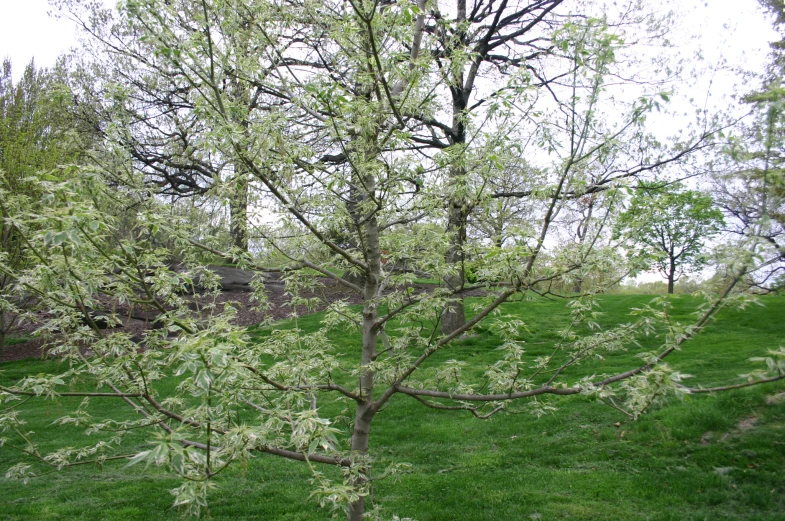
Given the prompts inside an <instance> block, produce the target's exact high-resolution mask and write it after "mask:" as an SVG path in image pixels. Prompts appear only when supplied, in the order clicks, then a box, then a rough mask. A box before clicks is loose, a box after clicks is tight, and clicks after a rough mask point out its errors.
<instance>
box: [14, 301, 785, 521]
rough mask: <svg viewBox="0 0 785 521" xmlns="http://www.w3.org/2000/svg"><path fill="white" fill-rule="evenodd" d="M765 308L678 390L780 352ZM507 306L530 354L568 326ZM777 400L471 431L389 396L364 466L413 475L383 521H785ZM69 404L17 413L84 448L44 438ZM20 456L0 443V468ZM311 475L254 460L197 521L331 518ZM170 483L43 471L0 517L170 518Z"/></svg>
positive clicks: (776, 317) (612, 305)
mask: <svg viewBox="0 0 785 521" xmlns="http://www.w3.org/2000/svg"><path fill="white" fill-rule="evenodd" d="M650 298H651V297H641V296H629V295H624V296H606V297H601V298H600V303H601V305H602V311H603V312H604V314H603V315H602V316H601V317H600V322H601V323H602V324H603V326H610V325H613V324H616V323H619V322H623V321H626V320H627V318H626V313H627V312H628V310H629V309H630V308H632V307H638V306H641V305H643V304H645V303H647V302H648V301H649V300H650ZM671 301H672V302H673V305H674V308H673V311H672V314H671V315H672V317H673V318H674V319H680V318H681V319H685V320H686V319H687V318H688V317H689V313H690V312H691V311H692V310H693V309H694V306H695V305H696V304H697V301H696V300H695V299H692V298H690V297H686V296H682V297H677V298H673V299H672V300H671ZM763 302H764V303H765V304H766V306H765V307H758V306H753V307H750V308H748V309H746V310H743V311H737V310H724V311H722V312H721V313H720V315H719V316H718V318H717V320H716V321H714V322H713V323H712V324H711V326H710V327H709V328H708V330H707V331H705V332H704V333H703V334H701V335H700V336H699V337H697V338H696V339H695V340H692V341H690V342H688V343H686V344H685V345H684V349H682V350H681V351H679V352H677V353H674V355H673V356H672V357H670V359H669V363H671V364H672V365H673V366H675V367H676V368H677V369H678V370H680V371H683V372H685V373H690V374H694V375H699V377H697V378H695V379H694V380H695V381H694V382H691V383H696V384H701V385H715V384H719V383H722V382H727V381H729V380H733V381H739V380H738V376H737V375H738V374H739V373H742V372H745V371H747V370H749V369H750V368H752V367H753V366H752V365H751V364H750V363H749V362H748V361H747V359H748V358H749V357H750V356H754V355H756V354H760V352H761V350H762V349H763V350H765V349H766V348H776V347H779V346H780V345H783V344H785V341H784V340H785V321H784V320H783V317H785V299H784V298H765V299H763ZM504 307H505V309H504V311H505V312H507V313H510V314H515V315H518V316H520V317H522V318H523V319H524V320H525V321H526V323H527V326H528V329H529V333H527V335H526V338H524V339H525V340H526V341H527V342H528V346H529V351H528V352H529V353H530V354H531V355H532V356H536V355H538V354H540V353H545V352H548V350H549V349H550V348H551V346H552V344H553V342H554V341H555V340H556V338H557V335H556V331H558V330H559V329H561V328H563V327H564V326H565V325H567V324H568V322H569V318H568V315H567V313H566V311H565V310H564V302H549V301H544V300H536V301H531V302H523V303H512V304H505V306H504ZM318 319H319V316H312V317H305V318H303V319H301V320H300V321H299V324H298V325H299V326H300V327H301V328H303V329H305V330H313V329H315V328H316V327H318ZM258 334H260V335H264V334H265V331H264V330H260V331H259V332H258ZM350 340H354V339H350ZM336 341H337V342H340V341H341V338H340V337H337V338H336ZM657 345H658V342H657V340H656V339H654V338H650V339H644V341H643V347H644V348H646V349H649V348H654V347H656V346H657ZM495 347H496V340H495V339H494V337H493V336H492V335H491V334H490V333H489V332H488V331H486V330H481V331H480V332H479V334H478V335H476V336H475V337H473V338H471V339H469V340H465V341H462V342H460V343H458V344H456V346H454V347H453V348H451V349H450V351H449V352H446V353H443V354H442V353H440V354H439V355H437V356H436V357H435V358H436V359H435V360H434V363H436V362H438V360H444V359H447V358H459V359H462V360H466V361H468V362H470V364H471V366H473V367H474V366H476V367H482V366H483V365H486V364H487V363H488V362H489V361H491V360H492V359H493V357H494V356H496V355H497V354H498V353H495V352H494V348H495ZM339 350H340V349H339ZM634 360H635V359H634V353H631V352H619V353H614V354H612V355H610V356H607V357H606V358H605V359H604V360H596V361H592V362H591V363H587V364H585V365H583V366H580V367H579V368H578V369H577V370H576V371H574V372H573V374H572V376H573V377H575V378H577V377H579V376H580V375H581V374H601V373H609V374H610V373H613V372H616V371H618V370H620V369H626V368H629V367H630V366H631V364H632V363H633V361H634ZM56 369H57V365H56V364H55V363H53V362H40V361H20V362H12V363H5V364H2V365H0V370H2V371H3V373H0V381H3V382H8V381H13V379H14V378H15V377H18V376H20V375H23V374H26V373H29V372H43V371H55V370H56ZM425 369H426V371H427V370H428V368H425ZM476 372H477V373H480V372H481V370H479V369H478V370H477V371H476ZM783 390H785V384H783V383H777V384H769V385H765V386H759V387H755V388H750V389H745V390H740V391H734V392H728V393H722V394H718V395H715V396H708V395H700V396H698V395H695V396H690V397H686V398H685V399H683V400H680V399H677V398H673V399H671V400H670V402H669V403H668V404H667V405H666V406H664V407H660V408H657V409H655V410H652V411H651V412H650V413H648V414H645V415H643V416H642V417H641V418H640V419H639V420H638V421H634V422H633V421H630V420H629V419H628V418H627V417H626V416H624V415H623V414H621V413H619V412H618V411H615V410H614V409H611V408H609V407H607V406H604V405H602V404H600V403H598V402H596V401H592V400H590V399H589V398H586V397H580V396H578V397H555V398H554V399H551V400H549V403H551V404H552V405H554V406H556V407H557V408H558V410H557V411H555V412H553V413H549V414H547V415H545V416H543V417H541V418H539V419H537V418H536V417H534V416H530V415H526V414H519V415H507V416H494V417H492V418H491V419H489V420H484V421H482V420H478V419H476V418H474V417H472V416H470V415H469V414H466V413H460V412H454V411H435V410H430V409H423V408H422V406H421V405H419V404H418V403H417V402H415V401H414V400H412V399H410V398H408V397H406V396H400V395H399V396H396V397H394V398H393V400H392V401H391V403H390V405H389V407H387V408H386V409H384V410H383V412H382V413H380V415H379V416H378V417H377V419H376V420H375V421H374V424H373V427H372V432H371V450H372V452H373V455H374V457H375V458H376V460H377V468H378V467H382V466H384V465H385V464H386V463H389V462H391V461H399V462H400V461H403V462H408V463H411V464H412V470H411V471H410V472H408V473H406V474H404V475H402V476H401V478H400V480H399V481H398V482H392V481H381V482H378V483H377V484H376V486H375V491H374V496H375V499H376V500H377V501H378V502H379V503H380V504H381V505H382V509H383V512H384V514H385V516H386V519H390V518H391V517H392V514H393V513H396V514H398V515H401V516H410V517H413V518H415V519H417V520H419V521H426V520H439V521H441V520H452V519H457V520H488V521H490V520H508V519H509V520H518V519H522V520H528V519H543V520H550V519H573V520H606V519H619V520H641V521H643V520H658V521H659V520H662V521H665V520H674V521H675V520H679V521H682V520H696V521H697V520H740V519H744V520H783V519H785V472H783V470H782V469H783V468H785V404H779V405H768V404H767V403H766V397H767V396H770V395H772V394H775V393H778V392H782V391H783ZM74 403H76V402H71V403H70V405H73V404H74ZM68 405H69V402H67V401H65V402H64V403H63V405H62V406H58V405H56V404H53V403H52V402H41V403H40V405H38V406H37V407H36V408H34V409H32V410H30V413H29V414H28V415H27V416H26V419H27V420H28V421H29V422H30V426H31V428H32V429H33V430H35V431H36V432H37V434H38V436H39V437H40V438H42V441H43V445H44V447H43V448H44V449H47V448H49V449H51V448H54V447H55V446H57V445H58V444H64V443H65V444H73V445H76V444H79V443H82V440H81V439H80V435H79V430H78V429H75V428H72V427H58V428H56V429H55V428H51V427H50V426H49V424H50V423H51V421H52V420H53V419H54V417H55V415H56V414H57V413H58V412H59V411H60V407H63V408H65V407H67V406H68ZM94 406H95V407H97V408H100V407H105V408H106V411H105V412H110V409H111V408H112V407H116V405H115V404H106V403H98V402H96V403H95V404H94ZM617 423H618V426H617V425H616V424H617ZM132 436H138V438H131V439H130V440H129V441H130V442H131V445H132V446H133V444H134V443H135V442H136V443H139V444H140V445H139V446H140V447H141V444H142V442H143V438H142V436H141V434H133V435H132ZM135 440H136V441H135ZM17 459H18V455H17V454H14V453H13V452H12V451H11V450H10V449H9V448H8V447H0V471H3V472H4V470H5V469H6V468H7V467H8V466H9V465H10V464H11V463H12V462H14V461H16V460H17ZM308 478H309V474H308V472H307V469H306V468H305V467H304V466H303V465H302V464H300V463H298V462H291V461H285V460H281V459H280V458H275V457H272V456H261V457H259V458H256V459H255V460H254V461H252V462H251V463H250V464H249V465H247V466H246V467H239V466H238V467H233V468H231V469H230V470H229V471H228V472H227V473H226V474H223V475H220V476H219V477H218V478H217V483H218V488H217V489H216V490H215V492H213V493H212V494H211V497H210V509H209V516H210V518H211V519H220V520H230V519H231V520H252V519H253V520H257V519H260V520H279V519H280V520H317V519H328V518H329V517H330V515H329V512H327V511H326V510H321V509H320V508H319V507H318V505H317V504H316V501H315V500H314V499H309V497H308V496H309V494H310V490H311V489H310V486H309V484H308ZM177 484H178V483H177V481H176V480H173V479H171V478H169V477H168V476H167V475H165V474H163V473H161V472H159V471H156V470H153V469H148V470H144V469H143V468H141V467H131V468H126V467H124V464H123V463H115V464H106V465H105V467H104V468H103V469H101V470H97V469H95V468H94V467H93V468H86V467H85V468H76V469H73V470H69V471H63V472H56V473H52V474H48V475H46V476H43V477H41V478H37V479H34V480H32V481H31V482H30V483H28V484H27V485H22V484H20V483H18V482H12V481H2V480H0V505H2V508H1V509H0V519H3V520H5V519H8V520H29V519H36V520H39V519H41V520H46V519H53V520H54V519H69V520H146V519H151V520H152V519H156V520H157V519H176V518H177V517H178V514H177V512H176V511H174V510H173V509H172V508H171V502H172V497H171V495H170V494H169V493H168V489H171V488H173V487H175V486H177Z"/></svg>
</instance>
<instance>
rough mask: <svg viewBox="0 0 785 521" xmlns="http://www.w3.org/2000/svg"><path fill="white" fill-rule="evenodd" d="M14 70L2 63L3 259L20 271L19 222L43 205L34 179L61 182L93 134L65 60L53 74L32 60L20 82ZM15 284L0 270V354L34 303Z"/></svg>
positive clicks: (22, 256) (22, 259)
mask: <svg viewBox="0 0 785 521" xmlns="http://www.w3.org/2000/svg"><path fill="white" fill-rule="evenodd" d="M12 72H13V71H12V64H11V62H10V60H7V59H6V60H4V61H3V66H2V75H0V255H2V256H3V262H4V263H5V264H6V265H8V266H10V267H11V268H12V269H13V270H18V269H20V268H21V267H22V266H23V265H24V264H25V263H26V262H27V261H29V260H30V259H29V258H28V256H27V255H26V251H25V250H26V248H25V244H24V239H23V236H22V235H20V230H19V229H18V226H19V221H17V218H18V217H19V216H21V215H22V214H23V213H24V212H26V211H29V210H30V209H31V208H34V207H35V206H36V205H37V204H38V202H39V201H38V200H39V198H40V197H41V195H42V193H41V188H40V186H39V184H38V183H36V181H35V180H36V179H38V180H40V179H48V180H49V181H50V182H53V181H56V180H58V175H56V173H55V169H56V167H58V166H59V165H63V164H68V163H74V162H80V161H81V160H83V159H84V154H85V151H86V149H87V147H88V146H89V145H90V144H91V141H92V138H93V136H92V135H91V134H90V132H89V129H87V128H86V127H85V126H84V125H82V124H80V121H79V120H78V118H77V113H76V105H75V104H74V98H73V94H72V92H71V90H70V88H69V86H68V83H67V81H68V76H67V70H66V68H65V64H64V62H63V61H62V60H61V61H60V63H58V65H57V66H56V67H55V68H54V69H53V70H52V71H47V70H45V69H38V68H36V66H35V62H34V61H31V62H30V63H29V64H28V65H27V66H26V67H25V70H24V72H23V74H22V76H21V78H20V80H19V82H18V83H14V81H13V75H12ZM60 179H62V178H61V177H60ZM14 286H15V285H14V281H13V279H12V278H11V277H10V275H9V274H8V273H7V272H0V352H2V350H3V348H4V346H5V335H6V333H8V331H10V330H11V328H12V327H13V326H14V324H15V322H16V320H17V318H18V317H19V313H20V312H22V311H23V309H24V308H25V307H27V305H29V304H30V303H31V301H32V297H31V295H29V293H26V292H17V291H14ZM9 311H14V313H10V314H9V313H8V312H9Z"/></svg>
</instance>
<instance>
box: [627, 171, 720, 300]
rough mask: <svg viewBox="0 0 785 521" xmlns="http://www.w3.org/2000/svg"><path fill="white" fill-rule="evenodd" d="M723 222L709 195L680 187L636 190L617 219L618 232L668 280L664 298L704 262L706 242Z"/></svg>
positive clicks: (644, 186)
mask: <svg viewBox="0 0 785 521" xmlns="http://www.w3.org/2000/svg"><path fill="white" fill-rule="evenodd" d="M724 222H725V220H724V217H723V215H722V212H721V211H720V210H719V208H717V207H716V205H715V203H714V201H713V200H712V198H711V197H710V196H709V195H706V194H704V193H702V192H699V191H697V190H687V189H685V187H684V186H683V185H681V184H670V185H667V186H664V187H658V186H656V185H654V186H653V185H643V186H640V187H638V189H637V190H636V191H635V194H634V195H633V197H632V200H631V201H630V205H629V208H628V209H627V210H626V211H625V212H624V213H623V214H622V215H621V216H620V217H619V222H618V226H619V231H620V233H622V234H624V235H626V236H627V237H628V238H630V239H631V240H632V242H633V244H637V245H640V246H641V250H642V253H645V254H647V255H648V256H650V257H651V258H652V259H653V262H654V265H655V266H656V267H657V269H658V270H659V272H660V273H661V274H662V275H663V276H664V277H665V278H666V279H667V280H668V294H673V286H674V284H675V282H676V281H678V280H679V278H680V277H681V275H682V274H684V273H686V272H688V271H694V270H699V269H701V268H702V267H704V266H705V265H706V263H707V262H708V256H707V255H706V252H705V251H704V247H705V245H706V242H707V241H708V240H710V239H711V238H712V237H713V236H715V235H716V234H717V233H719V231H720V228H721V227H722V226H723V224H724Z"/></svg>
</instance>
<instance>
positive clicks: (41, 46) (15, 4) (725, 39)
mask: <svg viewBox="0 0 785 521" xmlns="http://www.w3.org/2000/svg"><path fill="white" fill-rule="evenodd" d="M103 2H104V3H105V4H107V5H114V3H115V1H114V0H103ZM677 3H678V4H679V6H680V8H682V9H683V10H684V15H685V16H682V17H680V26H681V31H682V32H683V34H688V35H693V36H697V37H699V38H700V39H701V40H703V42H702V48H703V49H704V50H705V53H706V55H707V59H708V60H716V59H718V58H719V57H721V56H722V57H725V58H726V59H728V60H729V61H730V62H731V63H738V64H740V65H741V64H743V65H745V66H748V67H750V68H752V67H755V66H758V65H760V64H762V63H763V60H764V58H765V53H766V46H767V43H768V41H769V40H770V39H772V38H773V32H772V30H771V27H770V25H769V23H768V22H767V21H766V20H765V18H764V16H763V15H762V14H761V12H760V10H759V9H758V4H757V2H756V0H709V1H708V2H704V1H702V0H682V1H679V2H677ZM49 11H50V7H49V5H48V2H47V0H0V57H10V58H11V61H12V63H13V64H14V65H15V69H16V71H17V74H18V73H19V72H21V69H22V68H24V65H25V64H27V63H28V62H29V61H30V59H31V58H33V57H35V60H36V63H37V64H38V65H39V66H41V67H49V66H51V65H52V64H53V63H54V61H55V59H56V58H57V56H58V55H59V54H61V53H63V52H65V51H66V50H68V49H69V48H71V47H72V46H74V45H76V38H75V33H76V31H75V28H74V26H73V24H72V23H71V22H69V21H68V20H65V19H59V20H58V19H55V18H52V17H51V16H49V15H48V14H47V13H48V12H49Z"/></svg>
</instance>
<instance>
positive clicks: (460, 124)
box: [441, 0, 471, 335]
mask: <svg viewBox="0 0 785 521" xmlns="http://www.w3.org/2000/svg"><path fill="white" fill-rule="evenodd" d="M456 7H457V13H456V19H455V21H456V24H457V25H458V30H457V31H456V34H455V42H457V47H462V46H463V45H464V44H465V43H466V42H465V40H466V29H465V27H464V26H463V23H464V22H465V21H466V0H457V2H456ZM452 51H456V49H452ZM453 74H454V75H455V76H454V77H453V78H452V85H451V86H450V94H451V96H452V135H451V137H450V144H451V145H452V146H454V147H459V148H460V149H461V150H460V154H461V157H459V158H458V159H457V160H456V161H457V163H455V164H454V165H453V166H452V168H450V183H451V184H452V185H457V184H460V183H463V182H464V177H465V176H466V166H465V163H464V161H463V157H462V156H463V154H464V153H465V145H466V123H465V121H464V117H465V112H466V107H467V106H468V100H469V95H470V92H471V87H469V88H468V89H467V88H466V87H465V86H464V74H463V69H459V70H457V71H454V72H453ZM461 193H463V190H460V189H458V190H456V192H453V193H452V194H451V195H450V201H449V205H450V210H449V212H450V214H449V216H448V219H447V236H448V237H449V239H450V246H449V248H448V249H447V254H446V255H445V259H444V260H445V262H446V263H447V265H448V266H451V267H452V272H451V273H450V274H449V275H447V276H446V277H445V278H444V283H445V284H446V286H447V288H448V289H450V290H452V291H457V290H459V289H461V288H463V285H464V281H465V273H464V270H463V262H464V251H463V250H464V245H465V244H466V220H467V218H468V206H467V202H466V200H465V196H463V195H458V194H461ZM465 324H466V313H465V310H464V305H463V298H462V297H460V296H456V297H455V298H454V299H452V300H450V302H449V303H447V305H446V306H445V307H444V311H443V313H442V322H441V326H442V333H443V334H445V335H449V334H450V333H452V332H454V331H455V330H457V329H458V328H460V327H462V326H464V325H465Z"/></svg>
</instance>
